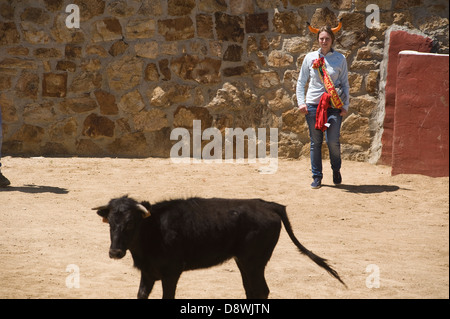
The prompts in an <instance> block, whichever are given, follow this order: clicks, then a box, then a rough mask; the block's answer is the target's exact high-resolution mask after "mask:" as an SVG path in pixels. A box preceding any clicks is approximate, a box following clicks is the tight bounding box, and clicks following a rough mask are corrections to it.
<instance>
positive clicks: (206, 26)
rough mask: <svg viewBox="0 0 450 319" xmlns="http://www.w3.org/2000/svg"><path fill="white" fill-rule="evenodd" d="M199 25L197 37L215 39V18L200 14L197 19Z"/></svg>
mask: <svg viewBox="0 0 450 319" xmlns="http://www.w3.org/2000/svg"><path fill="white" fill-rule="evenodd" d="M195 21H196V23H197V35H198V36H199V37H201V38H206V39H214V24H213V18H212V16H211V15H208V14H198V15H197V16H196V17H195Z"/></svg>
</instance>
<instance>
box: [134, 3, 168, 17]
mask: <svg viewBox="0 0 450 319" xmlns="http://www.w3.org/2000/svg"><path fill="white" fill-rule="evenodd" d="M162 1H164V2H165V1H166V0H142V1H140V3H142V5H141V7H140V8H139V10H138V12H137V13H138V14H140V15H142V16H150V15H152V16H160V15H162V14H163V8H162V3H161V2H162Z"/></svg>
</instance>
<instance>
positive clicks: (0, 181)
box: [0, 172, 11, 187]
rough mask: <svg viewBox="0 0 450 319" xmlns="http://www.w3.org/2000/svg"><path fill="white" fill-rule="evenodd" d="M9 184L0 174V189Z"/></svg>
mask: <svg viewBox="0 0 450 319" xmlns="http://www.w3.org/2000/svg"><path fill="white" fill-rule="evenodd" d="M10 184H11V182H10V181H9V180H8V179H7V178H6V177H5V176H3V174H2V173H1V172H0V187H6V186H9V185H10Z"/></svg>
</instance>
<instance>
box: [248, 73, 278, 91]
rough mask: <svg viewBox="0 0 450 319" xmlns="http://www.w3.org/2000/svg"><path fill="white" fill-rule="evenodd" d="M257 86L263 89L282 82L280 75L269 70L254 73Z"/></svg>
mask: <svg viewBox="0 0 450 319" xmlns="http://www.w3.org/2000/svg"><path fill="white" fill-rule="evenodd" d="M253 81H254V82H255V86H256V87H258V88H261V89H268V88H271V87H274V86H277V85H279V84H280V77H279V75H278V73H277V72H273V71H269V72H262V73H258V74H255V75H253Z"/></svg>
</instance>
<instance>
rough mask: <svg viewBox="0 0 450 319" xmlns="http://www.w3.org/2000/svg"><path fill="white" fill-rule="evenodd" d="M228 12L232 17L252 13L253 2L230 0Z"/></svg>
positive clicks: (250, 0) (248, 0) (249, 0)
mask: <svg viewBox="0 0 450 319" xmlns="http://www.w3.org/2000/svg"><path fill="white" fill-rule="evenodd" d="M230 11H231V14H234V15H240V14H245V13H253V12H254V8H253V0H230Z"/></svg>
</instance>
